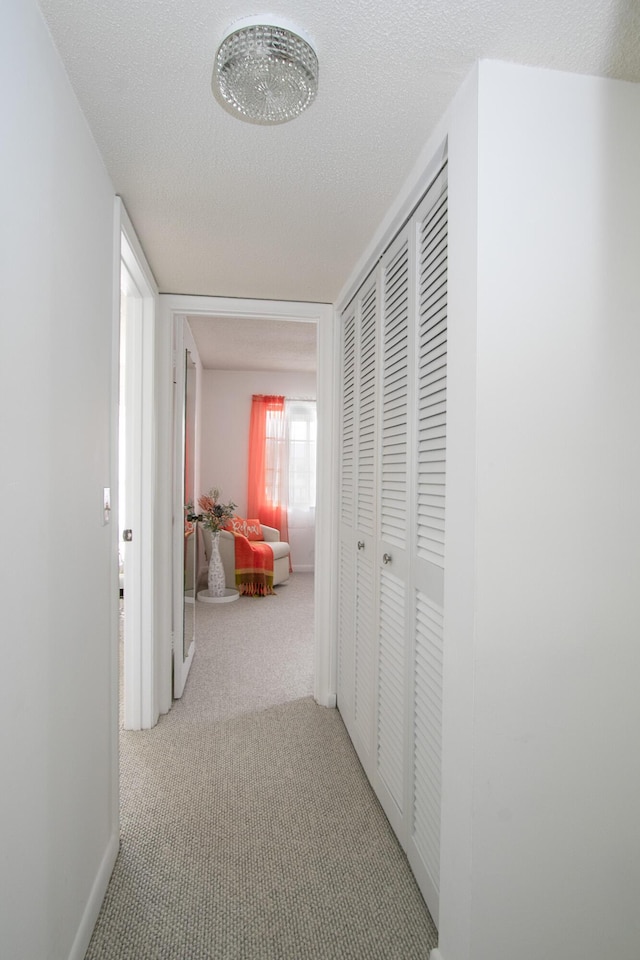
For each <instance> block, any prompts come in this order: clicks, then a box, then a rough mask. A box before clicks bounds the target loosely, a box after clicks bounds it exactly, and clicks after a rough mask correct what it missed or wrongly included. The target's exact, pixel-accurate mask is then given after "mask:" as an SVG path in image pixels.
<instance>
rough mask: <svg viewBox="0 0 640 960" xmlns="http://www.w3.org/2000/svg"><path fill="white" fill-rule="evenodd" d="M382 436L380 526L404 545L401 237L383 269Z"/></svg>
mask: <svg viewBox="0 0 640 960" xmlns="http://www.w3.org/2000/svg"><path fill="white" fill-rule="evenodd" d="M383 290H384V294H383V305H382V306H383V318H382V338H383V340H382V437H381V477H380V480H381V495H380V532H381V535H382V538H383V540H385V541H387V542H389V543H395V544H397V545H399V546H404V545H405V544H406V539H407V468H406V464H407V392H408V355H409V354H408V351H409V330H408V323H409V248H408V244H407V242H406V240H405V242H404V243H403V244H402V245H401V246H400V249H399V250H398V251H397V252H396V253H395V255H393V256H392V257H391V258H390V260H389V261H388V262H387V263H386V264H385V266H384V269H383Z"/></svg>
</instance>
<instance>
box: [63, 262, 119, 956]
mask: <svg viewBox="0 0 640 960" xmlns="http://www.w3.org/2000/svg"><path fill="white" fill-rule="evenodd" d="M118 249H119V247H118ZM116 262H117V263H118V266H119V262H120V258H119V256H118V257H117V260H116ZM118 289H119V286H118ZM116 783H117V778H116ZM119 847H120V839H119V829H117V828H116V829H115V830H114V831H113V832H112V834H111V836H110V838H109V843H108V845H107V849H106V850H105V854H104V856H103V858H102V862H101V864H100V867H99V868H98V872H97V874H96V878H95V880H94V881H93V886H92V887H91V892H90V893H89V899H88V900H87V905H86V907H85V908H84V911H83V913H82V919H81V920H80V924H79V926H78V930H77V932H76V935H75V938H74V941H73V945H72V947H71V951H70V953H69V960H84V956H85V954H86V952H87V947H88V946H89V941H90V940H91V935H92V933H93V928H94V927H95V925H96V921H97V919H98V914H99V913H100V908H101V907H102V901H103V900H104V897H105V894H106V892H107V887H108V885H109V880H110V879H111V874H112V872H113V867H114V865H115V862H116V857H117V856H118V849H119Z"/></svg>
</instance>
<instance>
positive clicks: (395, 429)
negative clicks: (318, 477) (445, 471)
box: [375, 229, 414, 840]
mask: <svg viewBox="0 0 640 960" xmlns="http://www.w3.org/2000/svg"><path fill="white" fill-rule="evenodd" d="M409 235H410V232H409V230H408V229H405V230H403V231H402V233H401V234H400V236H399V237H398V238H397V239H396V240H395V241H394V243H393V244H392V245H391V247H390V248H389V249H388V250H387V251H386V253H385V255H384V257H383V260H382V264H381V272H382V277H381V280H382V290H381V363H380V366H381V370H380V398H381V399H380V430H379V438H380V484H379V490H380V518H379V546H378V578H379V580H378V590H379V621H378V678H377V704H376V705H377V711H376V714H377V721H376V782H375V787H376V790H377V793H378V796H379V799H380V802H381V803H382V806H383V808H384V810H385V813H386V814H387V816H388V818H389V821H390V822H391V824H392V826H393V827H394V829H395V830H396V832H397V833H398V835H399V837H400V839H401V840H402V839H403V835H404V833H405V830H404V821H405V815H406V799H407V798H406V795H405V794H406V791H405V756H406V754H407V750H406V740H407V733H406V707H407V646H408V644H407V603H408V590H407V577H408V570H409V563H408V560H409V553H408V551H409V544H410V537H409V534H410V528H409V523H410V499H409V480H410V474H409V469H408V461H409V453H410V451H409V443H408V436H409V433H410V429H411V366H412V358H413V351H412V342H411V336H410V330H411V325H412V322H413V296H412V278H413V275H414V274H413V267H412V264H411V249H410V242H409Z"/></svg>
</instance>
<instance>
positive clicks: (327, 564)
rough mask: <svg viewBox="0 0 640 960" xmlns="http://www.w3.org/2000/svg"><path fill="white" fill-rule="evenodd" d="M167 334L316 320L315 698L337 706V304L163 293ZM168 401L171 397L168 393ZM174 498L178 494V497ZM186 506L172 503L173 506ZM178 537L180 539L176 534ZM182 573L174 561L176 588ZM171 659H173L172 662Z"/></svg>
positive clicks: (169, 464) (169, 470) (169, 466)
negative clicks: (191, 319)
mask: <svg viewBox="0 0 640 960" xmlns="http://www.w3.org/2000/svg"><path fill="white" fill-rule="evenodd" d="M160 303H161V322H162V327H163V332H162V337H163V341H164V343H165V344H166V340H167V337H169V338H171V335H172V334H171V331H172V329H173V326H174V323H175V318H176V317H177V316H179V315H185V316H216V317H222V318H237V319H257V320H260V319H263V320H295V321H298V322H307V323H316V324H317V347H318V375H317V388H318V389H317V409H318V458H317V459H318V476H317V490H318V504H317V509H316V547H315V574H316V577H315V657H314V667H315V670H314V697H315V699H316V701H317V702H318V703H319V704H320V705H321V706H334V705H335V697H336V685H335V684H336V676H335V672H336V671H335V659H336V653H335V647H336V631H335V556H334V544H335V535H336V521H335V503H336V500H337V497H336V480H335V470H334V458H335V451H334V443H333V440H334V437H335V418H336V413H335V396H336V390H335V387H336V382H335V378H336V367H335V356H336V345H335V329H336V318H335V312H334V309H333V307H332V306H331V305H330V304H323V303H305V302H299V301H283V300H245V299H233V298H229V297H199V296H186V295H185V296H182V295H180V294H167V295H161V297H160ZM162 389H163V390H164V391H165V393H166V392H167V391H170V392H172V391H173V380H172V379H171V382H168V383H167V384H166V385H163V387H162ZM165 400H166V397H165ZM163 455H164V457H165V460H164V461H163V463H159V469H160V470H162V469H163V467H164V470H165V471H166V474H167V475H168V476H169V477H172V476H173V471H174V464H173V461H172V458H169V460H168V461H167V460H166V452H164V451H163ZM174 500H175V497H174ZM177 506H179V508H180V511H181V510H182V506H181V505H176V504H175V502H174V504H173V509H174V511H175V509H177ZM174 539H175V538H174ZM174 557H175V552H174ZM177 575H178V573H177V571H176V569H175V562H174V571H173V578H174V581H173V582H174V587H173V590H172V595H173V596H174V597H175V596H176V587H175V578H176V576H177ZM170 653H171V644H169V645H168V646H166V647H165V657H166V658H168V657H170ZM169 662H170V660H169Z"/></svg>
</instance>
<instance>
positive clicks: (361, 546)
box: [358, 540, 364, 550]
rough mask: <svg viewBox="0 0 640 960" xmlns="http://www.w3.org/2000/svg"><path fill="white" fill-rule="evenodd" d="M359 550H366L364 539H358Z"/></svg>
mask: <svg viewBox="0 0 640 960" xmlns="http://www.w3.org/2000/svg"><path fill="white" fill-rule="evenodd" d="M358 550H364V540H358Z"/></svg>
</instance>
